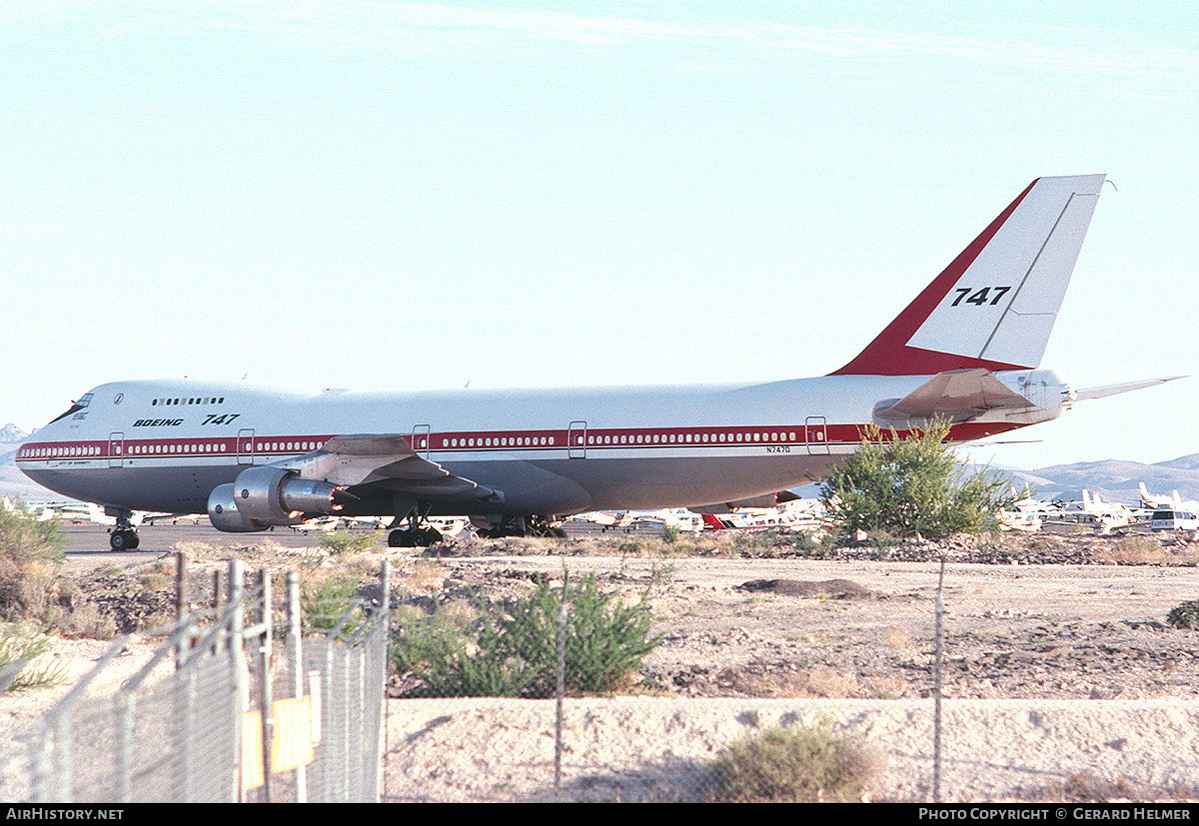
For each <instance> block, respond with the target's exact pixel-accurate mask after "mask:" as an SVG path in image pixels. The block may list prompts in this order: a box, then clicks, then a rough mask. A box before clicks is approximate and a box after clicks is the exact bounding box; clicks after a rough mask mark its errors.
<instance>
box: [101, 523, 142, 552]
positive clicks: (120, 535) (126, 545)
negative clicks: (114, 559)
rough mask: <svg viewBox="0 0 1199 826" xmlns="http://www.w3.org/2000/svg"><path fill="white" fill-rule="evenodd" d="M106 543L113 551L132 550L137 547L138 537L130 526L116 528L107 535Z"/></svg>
mask: <svg viewBox="0 0 1199 826" xmlns="http://www.w3.org/2000/svg"><path fill="white" fill-rule="evenodd" d="M108 544H109V545H110V546H111V547H112V549H113V550H114V551H133V550H136V549H137V546H138V544H139V537H138V535H137V531H135V530H133V529H132V528H125V529H119V528H118V529H116V530H114V531H113V532H112V533H110V534H109V535H108Z"/></svg>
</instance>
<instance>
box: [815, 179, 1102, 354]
mask: <svg viewBox="0 0 1199 826" xmlns="http://www.w3.org/2000/svg"><path fill="white" fill-rule="evenodd" d="M1104 179H1105V176H1103V175H1077V176H1071V177H1060V178H1038V179H1037V180H1035V181H1033V182H1032V183H1031V184H1029V186H1028V188H1027V189H1025V190H1024V192H1022V193H1021V194H1020V196H1019V197H1018V198H1016V200H1015V201H1013V202H1012V203H1011V204H1010V205H1009V206H1008V208H1007V209H1005V210H1004V211H1003V212H1002V213H1000V214H999V217H997V218H996V219H995V220H994V221H992V222H991V225H990V226H988V227H987V228H986V229H985V230H983V232H982V234H981V235H979V236H978V237H977V238H975V239H974V241H973V242H972V243H971V244H970V246H968V247H966V249H965V250H963V251H962V253H961V254H960V255H958V257H957V258H955V259H954V261H953V263H951V264H950V265H949V266H948V267H946V268H945V271H944V272H942V273H941V274H940V275H938V276H937V277H936V279H934V280H933V282H932V283H931V284H929V285H928V287H926V288H925V289H924V291H923V292H922V293H920V295H919V296H917V297H916V299H915V300H914V301H913V302H912V303H911V304H909V305H908V306H907V308H906V309H904V311H903V312H902V313H900V314H899V316H898V317H897V318H896V319H895V320H894V321H892V322H891V323H890V324H889V325H888V326H887V328H886V329H885V330H883V332H882V333H880V334H879V335H878V337H877V338H876V339H875V340H874V341H872V342H871V343H870V344H869V345H868V346H867V347H866V349H865V350H863V351H862V352H861V353H859V354H858V356H857V357H856V358H855V359H854V360H853V361H851V362H850V363H849V364H847V365H845V366H844V367H842V368H841V369H840V370H837V371H836V372H835V373H833V374H832V375H855V374H870V375H888V376H904V375H931V374H934V373H940V372H943V371H946V370H962V369H966V368H971V367H984V368H986V369H988V370H1022V369H1029V368H1033V367H1036V366H1037V365H1039V364H1040V362H1041V356H1042V355H1043V354H1044V353H1045V345H1046V344H1047V343H1048V341H1049V333H1050V331H1051V330H1052V329H1053V323H1054V321H1056V320H1057V312H1058V309H1059V308H1060V307H1061V304H1062V298H1063V297H1064V296H1065V293H1066V286H1067V284H1069V283H1070V275H1071V273H1073V271H1074V263H1075V262H1076V261H1077V260H1078V252H1079V249H1081V247H1082V241H1083V237H1084V236H1085V235H1086V231H1087V226H1088V225H1089V224H1090V222H1091V215H1092V214H1093V213H1094V211H1095V203H1096V202H1097V201H1098V200H1099V189H1100V187H1102V186H1103V181H1104Z"/></svg>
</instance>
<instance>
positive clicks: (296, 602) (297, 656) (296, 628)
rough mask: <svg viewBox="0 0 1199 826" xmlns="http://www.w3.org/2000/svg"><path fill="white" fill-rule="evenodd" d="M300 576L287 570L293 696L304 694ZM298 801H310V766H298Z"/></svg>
mask: <svg viewBox="0 0 1199 826" xmlns="http://www.w3.org/2000/svg"><path fill="white" fill-rule="evenodd" d="M300 619H301V616H300V578H299V577H298V576H297V575H296V572H295V571H288V572H287V644H288V648H289V649H290V650H291V653H290V655H289V656H290V657H291V690H292V696H293V697H295V698H297V699H298V698H300V697H303V696H304V656H303V640H302V639H301V637H300V635H301V633H302V631H301V627H300ZM296 802H297V803H307V802H308V767H307V766H304V765H299V766H296Z"/></svg>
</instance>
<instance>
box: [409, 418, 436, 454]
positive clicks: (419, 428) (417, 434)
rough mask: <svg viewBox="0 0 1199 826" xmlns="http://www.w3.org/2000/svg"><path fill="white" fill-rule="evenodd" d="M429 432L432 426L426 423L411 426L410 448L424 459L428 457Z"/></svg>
mask: <svg viewBox="0 0 1199 826" xmlns="http://www.w3.org/2000/svg"><path fill="white" fill-rule="evenodd" d="M431 432H432V428H431V427H429V425H427V424H418V425H415V426H413V428H412V449H413V450H415V451H416V454H417V455H418V456H421V457H423V458H425V459H428V458H429V443H430V442H431V441H432V439H431V438H430V436H429V434H430V433H431Z"/></svg>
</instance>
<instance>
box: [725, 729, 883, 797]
mask: <svg viewBox="0 0 1199 826" xmlns="http://www.w3.org/2000/svg"><path fill="white" fill-rule="evenodd" d="M883 768H884V759H883V758H882V757H881V756H880V755H879V754H878V753H877V752H876V751H875V750H873V749H870V748H868V747H867V746H865V745H864V744H863V743H861V742H859V741H856V740H850V739H845V738H841V737H836V736H834V735H833V733H832V727H831V725H829V724H827V723H825V724H822V725H819V726H816V727H811V728H809V727H806V726H791V727H787V728H784V727H782V726H775V727H773V728H769V729H767V730H766V731H764V732H762V733H761V734H758V735H756V736H746V737H743V738H741V739H740V740H737V741H736V742H734V743H732V744H731V745H729V746H728V747H727V748H726V749H725V750H724V751H723V752H722V754H721V755H720V757H719V758H717V760H716V762H715V763H714V764H713V765H712V767H711V771H712V780H713V782H712V787H711V792H710V794H711V798H712V800H713V801H715V802H718V803H848V802H857V801H862V800H864V799H865V797H866V792H867V788H868V786H869V784H870V783H871V782H872V781H873V780H874V779H875V778H876V777H877V776H878V775H879V774H880V773H881V771H882V769H883Z"/></svg>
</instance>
